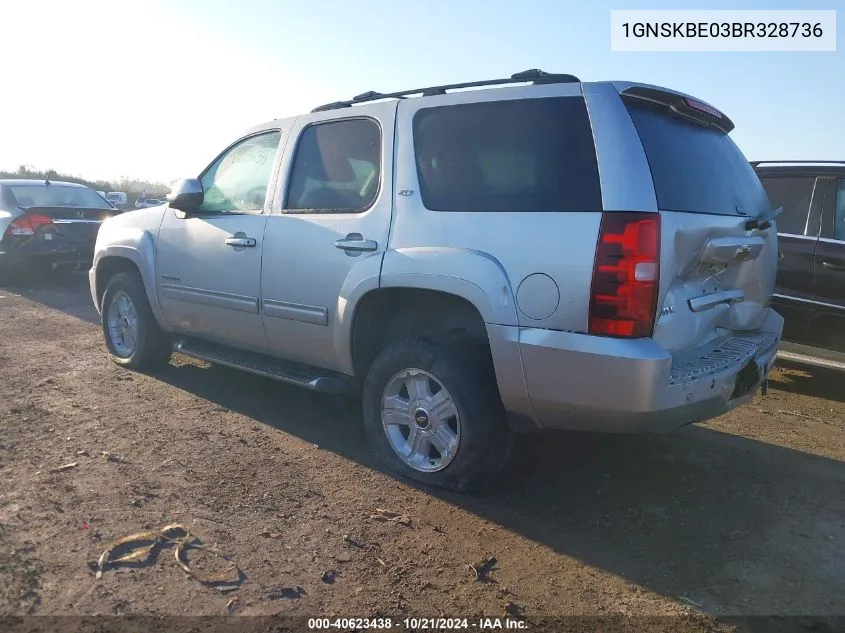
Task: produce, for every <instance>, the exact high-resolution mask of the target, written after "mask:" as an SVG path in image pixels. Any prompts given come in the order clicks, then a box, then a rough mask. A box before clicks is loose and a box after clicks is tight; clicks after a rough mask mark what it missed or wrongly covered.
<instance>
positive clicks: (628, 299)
mask: <svg viewBox="0 0 845 633" xmlns="http://www.w3.org/2000/svg"><path fill="white" fill-rule="evenodd" d="M659 282H660V215H658V214H657V213H629V212H616V213H605V214H604V215H603V216H602V220H601V228H600V230H599V239H598V245H597V248H596V261H595V264H594V266H593V284H592V290H591V293H590V321H589V332H590V334H597V335H600V336H624V337H632V338H633V337H642V336H651V334H652V331H653V330H654V315H655V312H656V310H657V289H658V285H659Z"/></svg>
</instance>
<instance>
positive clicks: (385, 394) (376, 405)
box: [363, 341, 513, 492]
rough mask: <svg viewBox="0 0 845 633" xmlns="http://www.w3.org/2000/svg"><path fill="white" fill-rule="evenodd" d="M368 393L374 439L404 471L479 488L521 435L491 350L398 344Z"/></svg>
mask: <svg viewBox="0 0 845 633" xmlns="http://www.w3.org/2000/svg"><path fill="white" fill-rule="evenodd" d="M363 395H364V397H363V405H364V425H365V428H366V432H367V437H368V439H369V441H370V444H371V446H372V447H373V450H374V451H375V453H376V456H377V457H378V458H379V459H380V460H381V461H382V463H384V464H385V465H386V466H387V467H388V468H389V469H391V470H392V471H394V472H396V473H398V474H400V475H402V476H404V477H407V478H409V479H412V480H414V481H418V482H420V483H423V484H426V485H430V486H435V487H439V488H446V489H449V490H454V491H457V492H471V491H474V490H477V489H479V488H480V487H482V486H483V485H484V484H486V483H488V482H489V481H490V480H491V478H492V477H493V476H494V475H495V474H497V473H498V472H499V471H501V470H502V469H503V468H504V467H505V466H506V464H507V462H508V459H509V457H510V452H511V446H512V439H513V438H512V434H511V431H510V429H509V428H508V425H507V421H506V420H505V415H504V410H503V407H502V404H501V401H500V399H499V394H498V391H497V389H496V382H495V374H494V372H493V368H492V364H491V362H490V359H489V354H487V353H486V351H485V352H479V350H477V349H474V348H473V347H472V346H469V345H467V346H459V347H457V348H456V349H449V348H446V347H445V346H439V345H435V344H432V343H428V342H425V341H405V342H402V343H397V344H394V345H391V346H389V347H388V348H387V349H385V350H384V351H383V352H382V353H381V354H380V355H379V356H378V357H377V358H376V360H375V361H374V362H373V364H372V366H371V368H370V370H369V372H368V374H367V378H366V380H365V383H364V394H363Z"/></svg>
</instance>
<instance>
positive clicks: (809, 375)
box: [770, 360, 845, 402]
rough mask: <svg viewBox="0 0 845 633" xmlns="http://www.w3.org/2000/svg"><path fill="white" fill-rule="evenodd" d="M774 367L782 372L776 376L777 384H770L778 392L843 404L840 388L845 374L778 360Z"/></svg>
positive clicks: (844, 391)
mask: <svg viewBox="0 0 845 633" xmlns="http://www.w3.org/2000/svg"><path fill="white" fill-rule="evenodd" d="M776 366H777V367H779V368H780V369H781V370H782V371H781V372H780V374H779V376H778V380H777V384H776V385H775V383H770V384H772V385H774V386H776V387H777V389H779V390H780V391H788V392H789V393H794V394H798V395H802V396H812V397H814V398H824V399H825V400H833V401H836V402H845V389H843V388H842V383H843V378H844V377H845V374H843V373H842V372H841V371H837V370H835V369H830V368H827V367H814V366H812V365H801V364H800V363H793V362H790V361H785V360H778V361H777V365H776Z"/></svg>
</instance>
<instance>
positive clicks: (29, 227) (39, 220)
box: [6, 214, 53, 237]
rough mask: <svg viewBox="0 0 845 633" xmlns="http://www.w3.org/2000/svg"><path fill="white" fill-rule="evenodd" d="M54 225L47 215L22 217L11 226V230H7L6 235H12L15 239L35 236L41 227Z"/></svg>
mask: <svg viewBox="0 0 845 633" xmlns="http://www.w3.org/2000/svg"><path fill="white" fill-rule="evenodd" d="M52 223H53V220H52V219H50V217H49V216H46V215H36V214H28V215H22V216H21V217H19V218H17V219H15V221H14V222H12V223H11V224H10V225H9V228H8V229H6V233H7V235H11V236H13V237H24V236H27V235H35V231H37V230H38V229H39V228H40V227H42V226H44V225H46V224H52Z"/></svg>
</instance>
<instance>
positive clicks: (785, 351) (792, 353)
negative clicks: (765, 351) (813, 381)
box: [778, 341, 845, 371]
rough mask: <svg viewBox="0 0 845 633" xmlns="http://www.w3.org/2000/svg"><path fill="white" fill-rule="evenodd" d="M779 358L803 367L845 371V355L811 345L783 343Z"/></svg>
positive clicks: (779, 350)
mask: <svg viewBox="0 0 845 633" xmlns="http://www.w3.org/2000/svg"><path fill="white" fill-rule="evenodd" d="M778 358H779V359H781V360H785V361H789V362H792V363H798V364H801V365H811V366H813V367H823V368H825V369H835V370H837V371H845V354H842V353H839V352H832V351H830V350H825V349H819V348H817V347H811V346H809V345H799V344H797V343H789V342H787V341H781V344H780V349H778Z"/></svg>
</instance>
